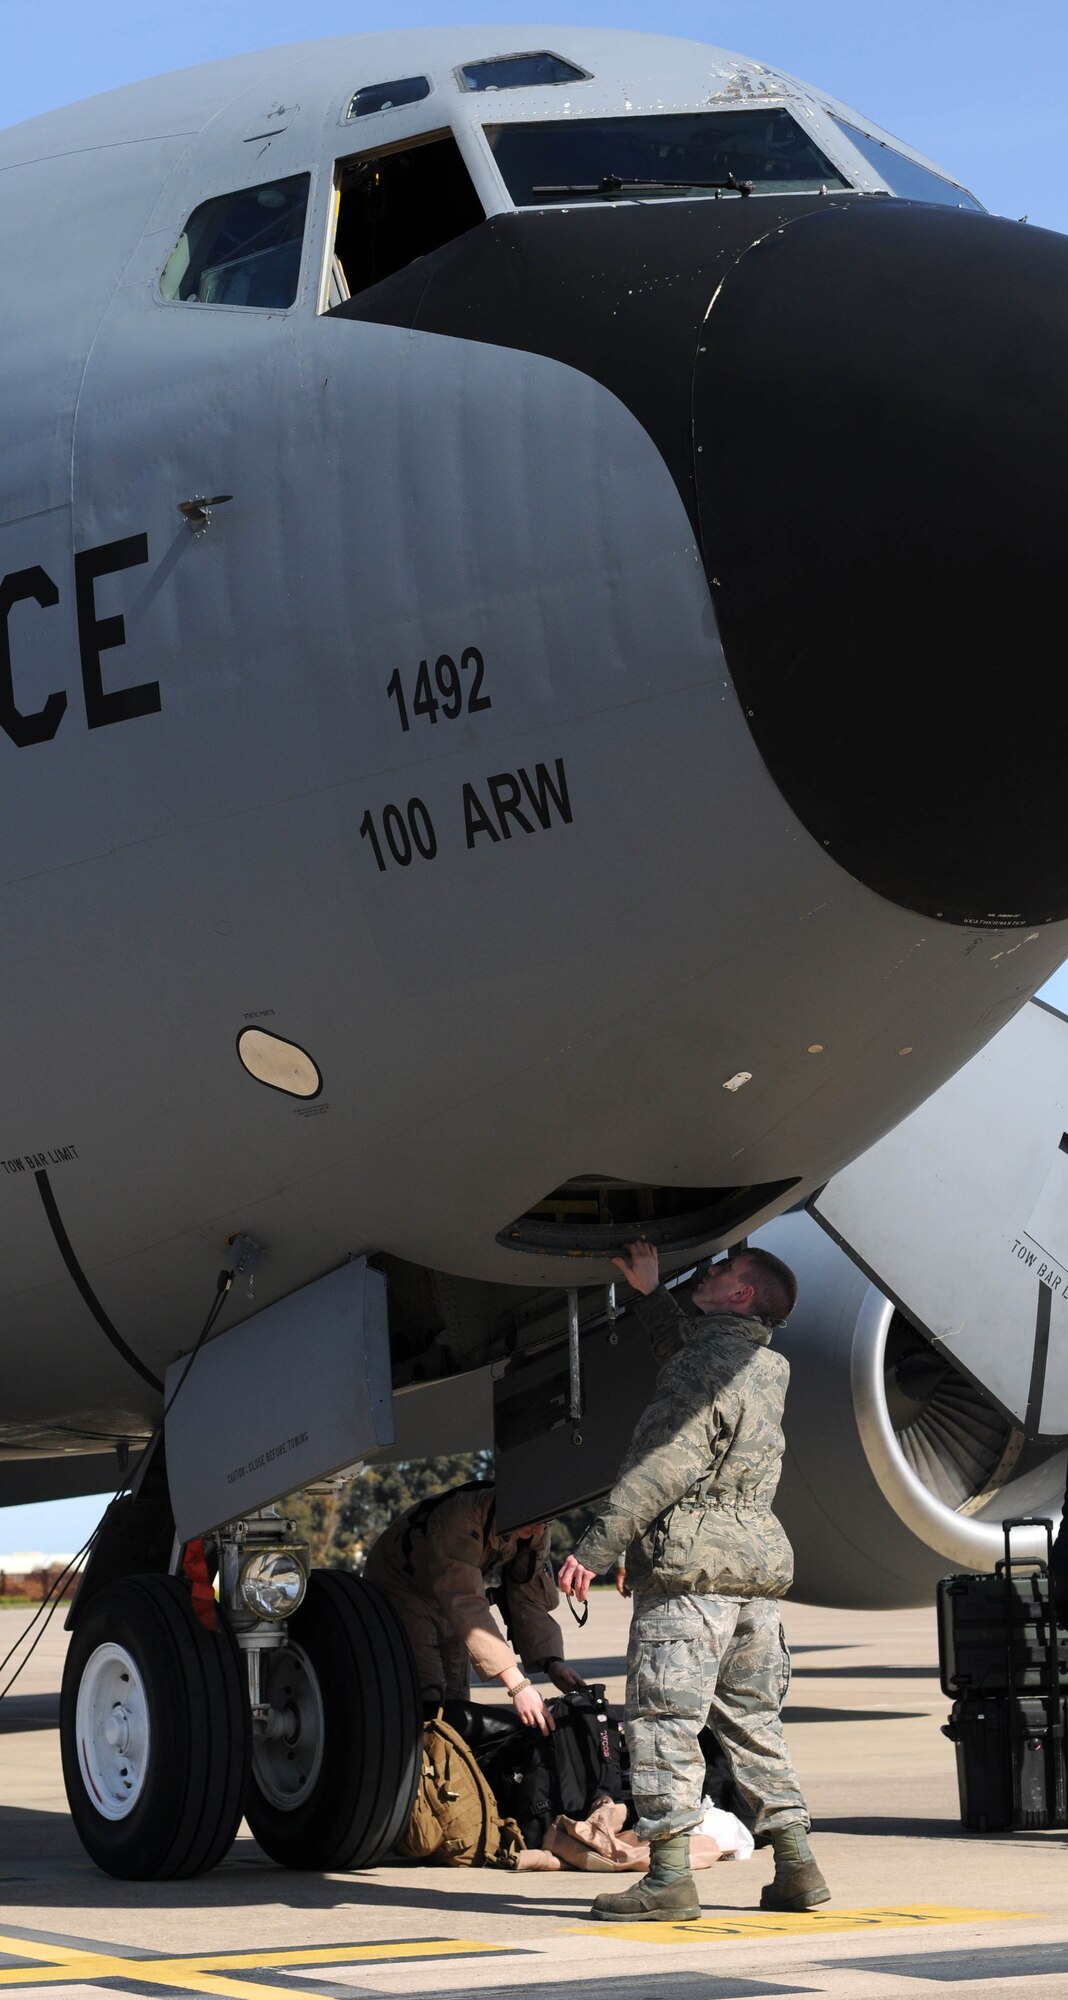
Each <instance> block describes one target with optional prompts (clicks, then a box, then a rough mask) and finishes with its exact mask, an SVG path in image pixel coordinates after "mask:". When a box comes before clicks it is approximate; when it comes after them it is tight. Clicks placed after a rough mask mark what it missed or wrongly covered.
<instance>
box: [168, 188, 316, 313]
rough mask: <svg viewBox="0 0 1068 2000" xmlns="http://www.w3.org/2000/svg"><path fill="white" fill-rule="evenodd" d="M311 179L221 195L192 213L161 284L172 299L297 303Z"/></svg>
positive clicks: (198, 302)
mask: <svg viewBox="0 0 1068 2000" xmlns="http://www.w3.org/2000/svg"><path fill="white" fill-rule="evenodd" d="M310 178H311V177H310V175H308V174H293V175H291V176H290V177H289V178H288V179H286V180H281V181H267V182H265V183H264V184H263V186H262V187H252V188H239V189H238V190H237V191H236V192H235V193H233V194H220V195H215V196H214V197H213V199H212V200H211V201H202V202H201V204H200V206H199V208H195V209H194V210H193V213H192V215H191V216H190V217H189V220H188V222H187V223H186V225H185V228H184V229H183V230H182V233H181V235H180V236H179V238H178V241H177V243H176V244H175V246H174V249H173V250H172V251H171V254H170V256H169V257H168V259H167V262H166V264H165V265H164V267H163V275H162V277H161V278H160V281H159V288H160V292H161V293H162V295H163V297H164V298H165V299H170V300H173V301H180V302H183V303H185V304H192V305H211V306H261V307H264V306H266V307H268V308H273V309H274V310H276V311H277V310H278V309H279V308H280V307H285V306H291V305H292V304H293V303H294V300H295V299H296V296H297V283H298V280H299V278H300V259H301V251H302V249H303V245H304V221H305V217H306V215H307V212H308V188H309V184H310Z"/></svg>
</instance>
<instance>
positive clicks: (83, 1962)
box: [0, 1933, 514, 2000]
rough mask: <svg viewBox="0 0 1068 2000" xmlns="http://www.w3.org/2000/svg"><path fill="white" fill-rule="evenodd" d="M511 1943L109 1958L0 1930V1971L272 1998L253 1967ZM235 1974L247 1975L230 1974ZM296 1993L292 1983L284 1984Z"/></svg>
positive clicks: (499, 1948)
mask: <svg viewBox="0 0 1068 2000" xmlns="http://www.w3.org/2000/svg"><path fill="white" fill-rule="evenodd" d="M512 1949H514V1947H510V1946H508V1945H496V1944H483V1943H479V1942H476V1941H475V1940H473V1939H471V1938H396V1939H390V1940H386V1941H385V1942H379V1943H376V1944H325V1945H300V1946H293V1947H291V1948H289V1949H283V1950H280V1951H226V1952H202V1953H196V1954H192V1955H190V1956H189V1957H187V1958H138V1957H122V1958H115V1957H112V1956H111V1955H110V1954H109V1953H108V1952H106V1951H86V1950H84V1949H81V1950H80V1949H78V1948H77V1947H75V1946H73V1945H70V1946H67V1945H57V1944H55V1943H51V1942H50V1943H47V1944H44V1943H41V1944H38V1943H37V1942H36V1941H35V1940H33V1939H32V1938H27V1937H18V1938H12V1937H5V1936H4V1935H3V1934H2V1933H0V1954H3V1955H4V1956H5V1957H7V1958H16V1959H21V1960H22V1961H23V1962H22V1964H21V1965H9V1966H4V1967H3V1969H2V1970H0V1989H2V1988H3V1987H5V1986H19V1987H26V1986H42V1987H47V1986H70V1985H74V1984H77V1985H81V1986H92V1985H94V1984H95V1983H96V1982H97V1981H98V1980H103V1979H108V1980H121V1979H128V1980H130V1981H131V1982H133V1983H134V1984H136V1985H139V1986H140V1985H149V1986H169V1987H172V1988H173V1987H178V1988H179V1989H181V1990H183V1991H185V1992H189V1993H213V1994H220V1995H227V1996H229V2000H265V1996H267V1995H268V1994H270V1996H271V2000H278V1993H277V1988H275V1987H273V1986H271V1987H267V1986H264V1985H263V1984H262V1983H260V1982H258V1981H257V1979H256V1973H257V1972H260V1971H262V1972H267V1971H276V1970H280V1969H281V1968H283V1967H287V1968H290V1969H292V1970H295V1971H299V1970H300V1968H301V1967H302V1966H303V1967H304V1968H305V1969H306V1970H308V1971H309V1972H310V1971H311V1970H312V1969H313V1968H315V1969H316V1970H319V1971H326V1970H328V1969H329V1968H330V1967H331V1966H335V1965H353V1964H357V1965H358V1964H375V1963H377V1964H379V1965H382V1964H386V1965H388V1964H391V1963H392V1964H395V1963H397V1962H399V1961H403V1960H404V1959H413V1958H420V1959H424V1960H425V1959H442V1958H456V1957H461V1956H463V1957H472V1956H474V1955H476V1954H477V1955H478V1956H480V1957H481V1956H483V1955H484V1954H486V1953H496V1952H503V1953H508V1952H509V1951H510V1950H512ZM235 1972H245V1973H247V1974H249V1977H248V1978H247V1979H235V1978H234V1976H233V1975H234V1973H235ZM289 1990H290V1991H291V1992H292V1993H293V1995H294V1996H295V1997H296V1996H298V1995H299V1993H300V1988H299V1986H298V1985H296V1984H294V1985H293V1986H292V1987H291V1988H290V1989H289Z"/></svg>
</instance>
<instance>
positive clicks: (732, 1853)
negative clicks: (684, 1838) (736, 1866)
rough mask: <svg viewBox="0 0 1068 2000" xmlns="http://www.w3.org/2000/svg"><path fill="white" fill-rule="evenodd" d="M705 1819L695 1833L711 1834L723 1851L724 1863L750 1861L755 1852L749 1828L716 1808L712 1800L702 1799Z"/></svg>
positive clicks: (729, 1814) (730, 1814) (733, 1816)
mask: <svg viewBox="0 0 1068 2000" xmlns="http://www.w3.org/2000/svg"><path fill="white" fill-rule="evenodd" d="M701 1804H702V1806H703V1807H704V1818H703V1819H702V1821H701V1824H700V1826H696V1827H695V1828H694V1832H695V1833H710V1834H711V1836H712V1838H713V1840H714V1841H715V1842H716V1845H717V1847H719V1848H720V1849H721V1852H722V1858H723V1860H724V1861H748V1859H749V1856H750V1855H751V1854H752V1852H753V1836H752V1834H751V1833H750V1831H749V1828H748V1827H747V1826H743V1825H742V1822H741V1820H740V1819H736V1818H735V1815H734V1814H733V1813H729V1812H724V1811H723V1810H722V1808H721V1807H720V1806H714V1805H713V1804H712V1801H711V1799H707V1798H706V1799H702V1800H701Z"/></svg>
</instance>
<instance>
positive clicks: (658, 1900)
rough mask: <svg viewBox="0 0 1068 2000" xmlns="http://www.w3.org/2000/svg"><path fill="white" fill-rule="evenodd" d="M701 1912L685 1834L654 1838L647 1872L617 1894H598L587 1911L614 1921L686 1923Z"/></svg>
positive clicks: (592, 1915) (619, 1922) (687, 1837)
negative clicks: (659, 1838)
mask: <svg viewBox="0 0 1068 2000" xmlns="http://www.w3.org/2000/svg"><path fill="white" fill-rule="evenodd" d="M700 1914H701V1905H700V1903H699V1902H698V1900H697V1888H696V1885H695V1883H694V1879H693V1876H692V1875H691V1874H690V1836H689V1834H688V1833H673V1834H669V1835H668V1838H667V1839H666V1840H657V1841H654V1842H653V1846H652V1849H651V1852H650V1856H649V1873H648V1875H643V1876H642V1879H641V1881H640V1882H634V1883H632V1884H631V1887H630V1888H629V1889H624V1890H623V1891H622V1894H620V1895H618V1896H598V1897H597V1899H596V1901H595V1903H594V1905H593V1907H592V1909H591V1911H590V1915H591V1917H600V1918H601V1919H602V1920H603V1921H604V1922H606V1923H616V1924H657V1923H659V1924H689V1923H692V1922H693V1920H694V1918H695V1917H699V1916H700Z"/></svg>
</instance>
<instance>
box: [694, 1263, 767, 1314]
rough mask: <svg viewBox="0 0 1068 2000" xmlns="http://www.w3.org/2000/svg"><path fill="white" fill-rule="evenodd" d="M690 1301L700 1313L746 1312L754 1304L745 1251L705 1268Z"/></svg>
mask: <svg viewBox="0 0 1068 2000" xmlns="http://www.w3.org/2000/svg"><path fill="white" fill-rule="evenodd" d="M693 1302H694V1305H695V1306H696V1307H697V1309H698V1311H699V1312H745V1311H746V1310H747V1309H748V1307H749V1306H750V1305H751V1304H752V1302H753V1286H752V1284H751V1282H750V1278H749V1269H748V1259H747V1258H746V1255H745V1252H744V1250H738V1251H736V1252H735V1254H734V1256H733V1257H730V1256H727V1257H721V1258H720V1259H719V1262H718V1263H713V1264H710V1265H709V1266H708V1269H707V1271H706V1272H705V1274H704V1277H703V1278H701V1279H700V1280H699V1282H698V1283H697V1284H696V1285H695V1286H694V1288H693Z"/></svg>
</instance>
